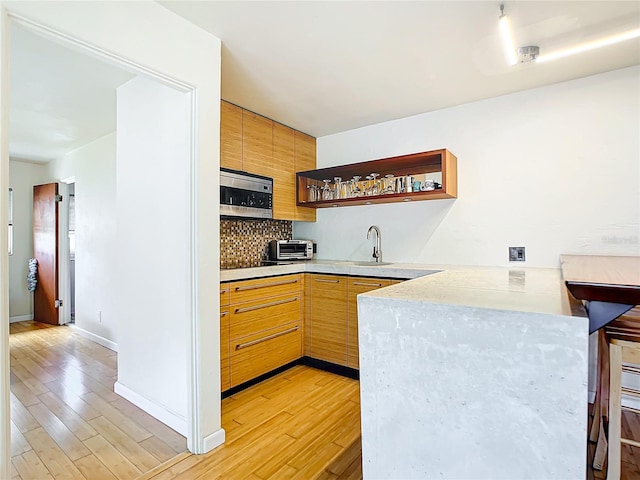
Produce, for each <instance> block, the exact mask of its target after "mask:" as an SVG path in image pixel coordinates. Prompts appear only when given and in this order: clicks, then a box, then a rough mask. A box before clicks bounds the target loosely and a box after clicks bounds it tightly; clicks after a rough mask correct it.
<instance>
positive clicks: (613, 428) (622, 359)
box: [605, 309, 640, 480]
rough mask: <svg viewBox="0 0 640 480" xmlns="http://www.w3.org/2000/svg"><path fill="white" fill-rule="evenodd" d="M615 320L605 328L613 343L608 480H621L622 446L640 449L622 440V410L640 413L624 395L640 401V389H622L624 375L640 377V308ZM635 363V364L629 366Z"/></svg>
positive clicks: (636, 442)
mask: <svg viewBox="0 0 640 480" xmlns="http://www.w3.org/2000/svg"><path fill="white" fill-rule="evenodd" d="M629 313H630V315H623V316H622V317H620V318H618V319H616V320H614V321H613V322H611V324H609V325H607V327H606V328H605V334H606V336H607V339H608V343H609V345H608V346H609V412H608V413H609V432H608V433H609V435H608V452H607V464H608V466H607V478H609V479H610V480H617V479H619V478H620V462H621V451H622V448H621V445H622V444H625V445H631V446H634V447H640V442H638V441H635V440H632V439H628V438H623V437H622V411H623V410H627V411H631V412H634V413H640V410H637V409H634V408H631V407H623V406H622V394H623V393H624V394H626V395H632V396H634V397H639V398H640V390H635V389H632V388H628V387H623V386H622V372H626V373H630V374H633V375H640V368H639V367H638V366H636V365H640V315H638V311H637V309H634V310H632V311H631V312H629ZM625 363H626V364H633V365H625Z"/></svg>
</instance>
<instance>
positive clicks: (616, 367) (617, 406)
mask: <svg viewBox="0 0 640 480" xmlns="http://www.w3.org/2000/svg"><path fill="white" fill-rule="evenodd" d="M609 358H610V370H609V371H610V372H611V374H610V379H611V381H610V395H609V455H608V459H607V463H608V469H607V479H608V480H618V479H619V478H620V456H621V447H620V438H621V436H622V347H621V346H620V345H615V344H611V345H609Z"/></svg>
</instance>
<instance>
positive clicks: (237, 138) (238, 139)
mask: <svg viewBox="0 0 640 480" xmlns="http://www.w3.org/2000/svg"><path fill="white" fill-rule="evenodd" d="M220 166H221V167H224V168H231V169H232V170H242V108H240V107H236V106H235V105H232V104H231V103H227V102H224V101H222V102H220Z"/></svg>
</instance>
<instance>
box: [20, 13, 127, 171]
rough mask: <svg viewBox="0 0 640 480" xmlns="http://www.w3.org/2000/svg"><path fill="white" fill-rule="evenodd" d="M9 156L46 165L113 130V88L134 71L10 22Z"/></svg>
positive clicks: (114, 101)
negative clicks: (90, 55)
mask: <svg viewBox="0 0 640 480" xmlns="http://www.w3.org/2000/svg"><path fill="white" fill-rule="evenodd" d="M10 48H11V50H10V66H9V69H10V75H11V77H10V82H11V83H10V86H9V155H10V157H11V158H12V159H14V160H15V159H21V160H27V161H30V162H35V163H46V162H48V161H50V160H53V159H55V158H58V157H60V156H63V155H64V154H66V153H68V152H71V151H73V150H75V149H77V148H78V147H81V146H82V145H85V144H87V143H89V142H91V141H93V140H96V139H98V138H100V137H102V136H104V135H106V134H108V133H111V132H113V131H114V130H115V129H116V88H117V87H119V86H120V85H122V84H123V83H125V82H126V81H128V80H130V79H131V78H133V77H134V75H133V74H131V73H129V72H125V71H124V70H121V69H119V68H116V67H113V66H111V65H109V64H107V63H105V62H103V61H100V60H97V59H95V58H93V57H89V56H87V55H85V54H82V53H79V52H77V51H74V50H70V49H69V48H66V47H64V46H62V45H59V44H57V43H53V42H52V41H50V40H48V39H45V38H43V37H41V36H39V35H36V34H34V33H31V32H30V31H28V30H25V29H23V28H21V27H19V26H17V25H15V24H13V25H12V28H11V47H10Z"/></svg>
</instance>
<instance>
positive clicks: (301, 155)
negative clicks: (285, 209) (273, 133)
mask: <svg viewBox="0 0 640 480" xmlns="http://www.w3.org/2000/svg"><path fill="white" fill-rule="evenodd" d="M294 138H295V171H296V172H304V171H307V170H314V169H315V168H316V139H315V138H314V137H312V136H310V135H306V134H304V133H302V132H298V131H296V132H295V134H294ZM305 188H306V186H305ZM294 191H295V179H294ZM293 203H294V208H295V210H294V217H293V218H294V220H298V221H302V222H315V221H316V212H315V209H314V208H308V207H299V206H297V205H296V199H295V198H294V199H293Z"/></svg>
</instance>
